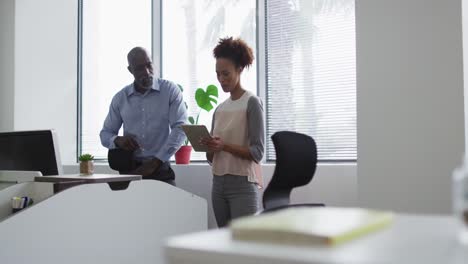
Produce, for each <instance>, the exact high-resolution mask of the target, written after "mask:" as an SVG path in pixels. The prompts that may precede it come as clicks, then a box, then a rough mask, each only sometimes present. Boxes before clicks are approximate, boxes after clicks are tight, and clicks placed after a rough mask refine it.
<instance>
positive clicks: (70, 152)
mask: <svg viewBox="0 0 468 264" xmlns="http://www.w3.org/2000/svg"><path fill="white" fill-rule="evenodd" d="M77 6H78V1H76V0H41V1H37V0H16V12H15V27H16V29H15V49H14V54H15V67H14V69H15V72H14V75H15V79H14V80H15V96H14V120H15V122H14V129H15V130H33V129H49V128H53V129H55V130H56V131H57V133H58V136H59V142H60V147H61V149H60V150H61V156H62V162H64V163H70V162H74V161H75V160H76V123H77V121H76V116H77V115H76V101H77V100H76V94H77V92H76V91H77V90H76V87H77V81H76V80H77V79H76V76H77V73H76V72H77V66H76V65H77V56H76V55H77V38H78V36H77Z"/></svg>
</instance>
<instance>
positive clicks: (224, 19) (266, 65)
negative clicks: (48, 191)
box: [78, 0, 357, 161]
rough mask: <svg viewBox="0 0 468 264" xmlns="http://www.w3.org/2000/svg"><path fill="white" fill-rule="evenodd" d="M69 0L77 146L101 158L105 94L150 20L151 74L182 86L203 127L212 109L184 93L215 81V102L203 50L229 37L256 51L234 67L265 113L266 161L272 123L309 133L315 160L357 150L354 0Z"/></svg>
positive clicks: (122, 78) (145, 37)
mask: <svg viewBox="0 0 468 264" xmlns="http://www.w3.org/2000/svg"><path fill="white" fill-rule="evenodd" d="M152 2H154V4H152ZM79 3H80V8H81V9H80V10H81V14H80V16H79V17H80V19H81V23H80V26H81V30H80V42H79V43H80V45H81V47H80V67H79V69H80V71H79V75H80V76H79V78H78V79H79V80H80V82H81V83H80V87H81V89H80V90H79V91H80V96H79V98H80V99H79V100H81V101H80V102H79V106H80V121H79V135H80V137H79V140H80V141H79V145H78V147H79V153H78V154H81V153H85V152H89V153H93V154H94V155H95V157H96V158H98V159H99V158H101V159H105V158H106V156H107V150H106V149H105V148H104V147H102V146H101V143H100V140H99V132H100V130H101V128H102V124H103V122H104V119H105V117H106V114H107V112H108V108H109V105H110V102H111V99H112V96H113V95H114V94H115V93H116V92H117V91H119V90H120V89H122V88H123V87H124V86H126V85H127V84H129V83H131V82H132V81H133V77H132V75H131V74H130V73H129V72H128V71H127V69H126V67H127V61H126V54H127V52H128V51H129V50H130V49H131V48H132V47H134V46H143V47H146V48H147V49H148V50H149V51H151V47H152V27H153V26H154V27H155V29H156V30H155V31H154V32H160V34H161V35H160V36H159V35H158V36H154V38H155V39H156V40H157V41H156V42H155V45H154V47H157V50H155V51H154V52H155V54H156V55H155V59H154V62H155V74H158V73H159V76H160V77H162V78H164V79H168V80H170V81H173V82H175V83H177V84H179V85H181V86H182V87H183V89H184V92H183V93H184V99H185V101H186V103H187V105H188V112H189V115H190V116H194V117H195V116H197V115H198V114H199V113H201V114H200V117H199V124H204V125H206V126H207V127H210V126H211V117H212V114H213V111H211V112H210V113H207V112H205V111H200V109H199V108H198V106H197V105H196V102H195V98H194V93H195V90H196V89H197V88H203V89H206V87H207V86H208V85H211V84H214V85H216V86H217V87H218V90H219V98H218V103H221V102H222V101H224V100H225V99H226V98H227V97H228V96H229V95H228V94H225V93H224V92H223V91H222V89H221V87H220V85H219V83H218V81H217V79H216V73H215V59H214V58H213V55H212V50H213V48H214V47H215V45H216V44H217V41H218V40H219V38H221V37H226V36H234V37H237V36H239V37H241V38H243V39H244V40H245V41H246V42H247V43H248V44H249V45H250V46H251V47H252V48H253V49H254V54H256V55H257V56H258V57H259V58H258V57H257V58H256V60H255V62H254V65H253V66H252V67H251V68H250V69H246V70H245V71H244V73H243V75H242V84H243V86H244V88H246V89H247V90H250V91H252V92H254V93H257V79H258V80H259V81H258V83H259V87H258V88H259V89H258V90H259V91H260V96H261V97H262V99H263V102H264V106H265V112H266V125H267V126H266V132H267V141H266V142H267V145H266V148H267V152H266V158H267V160H274V159H275V152H274V147H273V145H272V142H271V140H270V137H271V135H272V134H273V133H275V132H276V131H280V130H292V131H297V132H301V133H305V134H308V135H311V136H312V137H314V139H315V140H316V142H317V146H318V152H319V160H321V161H327V160H333V161H337V160H338V161H346V160H350V161H355V160H356V159H357V151H356V54H355V53H356V49H355V45H356V40H355V22H354V0H257V1H255V0H235V1H234V0H216V1H215V0H153V1H152V0H134V1H125V0H94V1H92V0H79ZM257 4H258V5H260V7H261V8H260V9H259V10H257ZM153 5H154V7H159V6H160V7H161V14H162V15H161V16H160V15H159V14H154V15H155V16H156V17H157V20H154V21H153V20H152V11H153ZM154 10H159V8H156V9H154ZM158 12H159V11H158ZM257 16H259V17H258V19H259V20H258V22H259V23H260V24H259V26H260V27H261V28H259V29H258V31H257V20H256V19H257ZM263 16H264V17H263ZM263 18H264V20H263ZM159 22H161V24H159ZM159 26H160V27H159ZM257 33H258V34H259V35H258V36H257ZM159 39H161V41H160V42H158V40H159ZM257 43H258V44H259V47H261V48H260V49H259V52H257ZM159 44H161V46H159ZM159 49H160V50H159ZM257 63H258V66H259V67H260V68H259V69H257ZM158 70H159V72H158ZM257 77H258V78H257ZM192 160H205V157H204V153H197V152H192Z"/></svg>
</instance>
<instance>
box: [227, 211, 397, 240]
mask: <svg viewBox="0 0 468 264" xmlns="http://www.w3.org/2000/svg"><path fill="white" fill-rule="evenodd" d="M392 222H393V213H391V212H387V211H376V210H368V209H362V208H337V207H300V208H297V207H296V208H288V209H284V210H280V211H277V212H272V213H267V214H262V215H258V216H248V217H243V218H238V219H235V220H233V221H232V222H231V225H230V230H231V235H232V238H233V239H235V240H248V241H261V242H273V243H285V244H295V245H337V244H341V243H343V242H346V241H349V240H352V239H354V238H357V237H360V236H363V235H365V234H368V233H371V232H373V231H377V230H379V229H382V228H384V227H386V226H388V225H390V224H391V223H392Z"/></svg>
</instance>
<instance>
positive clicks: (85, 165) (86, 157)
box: [78, 153, 94, 174]
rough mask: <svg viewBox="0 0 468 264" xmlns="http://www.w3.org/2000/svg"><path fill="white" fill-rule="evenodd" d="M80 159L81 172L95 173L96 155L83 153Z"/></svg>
mask: <svg viewBox="0 0 468 264" xmlns="http://www.w3.org/2000/svg"><path fill="white" fill-rule="evenodd" d="M78 160H79V161H80V173H81V174H93V173H94V163H93V160H94V156H93V155H91V154H88V153H86V154H82V155H81V156H79V157H78Z"/></svg>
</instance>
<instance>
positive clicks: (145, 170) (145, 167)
mask: <svg viewBox="0 0 468 264" xmlns="http://www.w3.org/2000/svg"><path fill="white" fill-rule="evenodd" d="M161 164H162V162H161V161H160V160H159V159H158V158H154V159H151V160H147V161H145V162H143V164H142V165H141V166H140V167H138V168H136V169H135V170H134V171H132V172H130V173H131V174H137V175H141V176H143V178H146V177H150V176H151V175H152V174H153V173H154V172H156V171H157V170H158V169H159V167H161Z"/></svg>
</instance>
